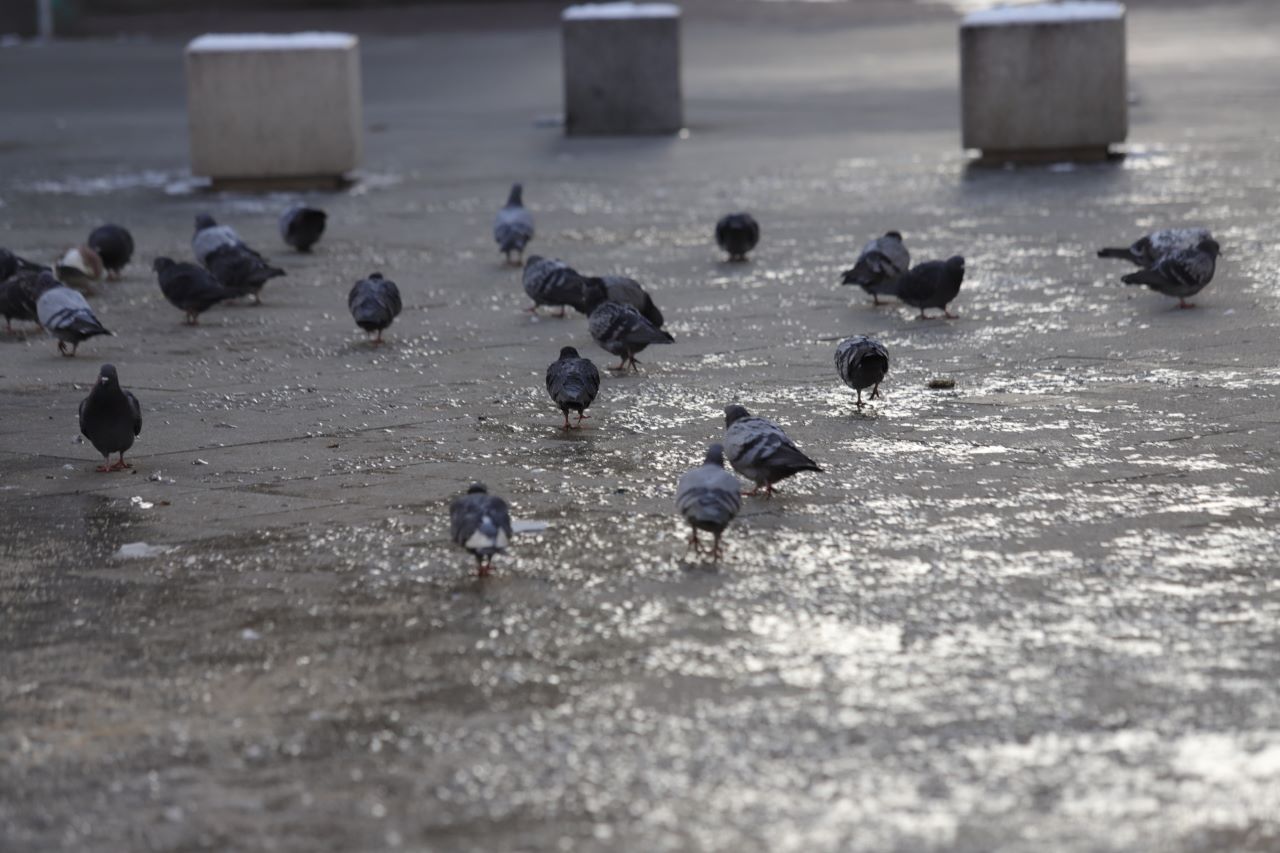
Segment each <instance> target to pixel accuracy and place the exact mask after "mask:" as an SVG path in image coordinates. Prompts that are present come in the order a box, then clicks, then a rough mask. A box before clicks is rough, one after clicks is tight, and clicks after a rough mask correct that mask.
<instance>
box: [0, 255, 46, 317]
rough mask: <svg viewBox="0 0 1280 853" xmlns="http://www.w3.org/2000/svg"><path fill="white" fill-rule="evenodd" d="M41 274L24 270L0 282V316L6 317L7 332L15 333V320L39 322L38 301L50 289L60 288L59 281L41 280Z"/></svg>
mask: <svg viewBox="0 0 1280 853" xmlns="http://www.w3.org/2000/svg"><path fill="white" fill-rule="evenodd" d="M41 272H42V271H40V270H30V269H23V270H19V271H18V272H16V273H14V274H13V275H12V276H9V277H8V278H7V279H5V280H4V281H0V316H3V317H4V324H5V330H6V331H8V332H12V331H13V325H12V324H13V321H14V320H25V321H27V322H32V323H34V322H38V317H37V316H36V300H38V299H39V298H40V294H42V293H44V292H45V291H46V290H48V289H49V288H51V287H58V286H59V285H58V281H57V279H53V278H49V279H41V277H40V273H41ZM43 272H48V270H43Z"/></svg>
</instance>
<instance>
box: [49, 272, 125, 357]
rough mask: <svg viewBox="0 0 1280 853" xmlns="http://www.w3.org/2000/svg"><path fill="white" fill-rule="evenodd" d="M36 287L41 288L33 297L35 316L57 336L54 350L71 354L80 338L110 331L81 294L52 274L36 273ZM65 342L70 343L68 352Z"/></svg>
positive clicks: (66, 354)
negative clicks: (36, 296)
mask: <svg viewBox="0 0 1280 853" xmlns="http://www.w3.org/2000/svg"><path fill="white" fill-rule="evenodd" d="M36 286H37V287H39V288H40V289H41V290H42V291H43V292H42V293H41V294H40V297H39V298H38V299H37V300H36V318H37V319H38V320H39V321H40V325H41V326H43V327H44V329H45V331H47V332H48V333H49V334H51V335H53V336H54V337H55V338H57V339H58V352H60V353H62V354H63V355H65V356H74V355H75V354H76V349H77V348H79V346H80V343H81V342H82V341H86V340H88V339H89V338H92V337H94V336H95V335H109V334H111V332H109V331H107V329H106V327H105V326H103V325H102V323H100V322H98V318H97V317H95V316H94V314H93V311H92V310H91V309H90V308H89V303H88V302H85V301H84V297H83V296H81V295H80V294H79V293H77V292H76V291H74V290H72V289H71V288H69V287H67V286H66V285H63V284H60V283H59V282H58V280H57V279H55V278H54V277H53V273H50V272H42V273H40V277H39V279H38V281H37V283H36ZM67 344H71V351H70V352H67Z"/></svg>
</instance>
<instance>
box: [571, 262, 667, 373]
mask: <svg viewBox="0 0 1280 853" xmlns="http://www.w3.org/2000/svg"><path fill="white" fill-rule="evenodd" d="M584 287H585V307H586V309H587V313H588V315H589V316H588V318H587V328H588V329H589V330H590V332H591V337H592V338H594V339H595V342H596V343H598V344H599V345H600V346H602V347H604V349H605V350H606V351H607V352H610V353H612V354H613V355H616V356H618V357H619V358H621V359H622V361H621V362H620V363H619V364H618V366H617V367H613V368H610V369H611V370H626V369H627V367H628V365H629V366H630V367H632V368H633V369H634V368H636V367H637V366H638V365H639V364H640V362H638V361H636V353H638V352H641V351H642V350H644V348H645V347H647V346H648V345H649V344H673V343H675V341H676V339H675V338H673V337H671V335H670V334H668V333H667V332H664V331H662V330H661V329H658V328H655V327H654V325H653V324H652V323H650V322H649V321H648V320H646V319H645V318H644V315H643V314H641V313H640V312H639V311H637V310H636V309H635V308H633V307H632V306H630V305H623V304H622V303H620V302H610V301H609V299H608V296H609V294H608V291H607V290H606V288H605V286H604V282H602V281H600V280H599V279H591V280H588V281H587V282H586V284H585V286H584Z"/></svg>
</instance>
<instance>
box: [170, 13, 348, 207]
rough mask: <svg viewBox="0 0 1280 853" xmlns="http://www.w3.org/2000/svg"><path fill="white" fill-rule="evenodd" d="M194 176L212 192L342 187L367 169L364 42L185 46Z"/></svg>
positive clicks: (260, 38) (214, 40)
mask: <svg viewBox="0 0 1280 853" xmlns="http://www.w3.org/2000/svg"><path fill="white" fill-rule="evenodd" d="M186 64H187V113H188V119H189V121H190V125H191V171H192V173H193V174H195V175H199V176H202V177H207V178H211V179H212V180H213V183H214V185H215V186H224V187H226V186H238V185H244V186H249V187H255V186H258V187H268V186H269V187H273V188H274V187H281V188H304V187H313V186H334V185H338V184H341V183H342V181H343V180H344V178H343V176H344V175H345V174H346V173H347V172H349V171H351V170H352V169H355V168H356V167H357V166H359V164H360V146H361V139H362V126H361V124H362V120H363V119H362V116H361V101H360V40H359V39H358V38H356V37H355V36H353V35H349V34H347V33H292V34H287V35H256V34H249V35H203V36H200V37H199V38H197V39H195V40H194V41H192V42H191V43H190V44H189V45H187V52H186Z"/></svg>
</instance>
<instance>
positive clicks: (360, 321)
mask: <svg viewBox="0 0 1280 853" xmlns="http://www.w3.org/2000/svg"><path fill="white" fill-rule="evenodd" d="M347 307H348V308H350V309H351V316H352V317H353V318H354V319H355V321H356V325H357V326H359V327H360V328H362V329H364V330H365V331H366V332H370V333H372V332H377V337H375V338H374V339H373V345H374V346H378V345H380V344H381V343H382V331H383V329H386V328H387V327H388V326H390V325H391V321H392V320H394V319H395V318H396V317H397V316H399V314H400V288H398V287H396V283H395V282H394V281H390V280H388V279H385V278H383V277H382V273H380V272H375V273H371V274H370V275H369V277H368V278H362V279H360V280H359V281H357V282H356V283H355V284H354V285H353V286H352V287H351V292H350V293H348V294H347Z"/></svg>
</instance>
